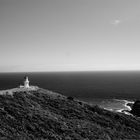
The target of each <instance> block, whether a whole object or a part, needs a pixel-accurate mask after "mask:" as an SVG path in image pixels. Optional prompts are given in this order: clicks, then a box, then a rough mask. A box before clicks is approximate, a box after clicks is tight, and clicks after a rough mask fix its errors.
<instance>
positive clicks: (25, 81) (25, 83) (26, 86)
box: [24, 76, 30, 88]
mask: <svg viewBox="0 0 140 140" xmlns="http://www.w3.org/2000/svg"><path fill="white" fill-rule="evenodd" d="M24 79H25V80H24V88H29V87H30V86H29V80H28V76H25V77H24Z"/></svg>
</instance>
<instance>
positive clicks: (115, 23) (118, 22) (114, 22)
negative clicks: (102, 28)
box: [111, 19, 121, 26]
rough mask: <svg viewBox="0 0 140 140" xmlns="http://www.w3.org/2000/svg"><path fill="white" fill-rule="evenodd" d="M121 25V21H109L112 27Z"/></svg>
mask: <svg viewBox="0 0 140 140" xmlns="http://www.w3.org/2000/svg"><path fill="white" fill-rule="evenodd" d="M120 23H121V20H118V19H115V20H113V21H111V24H112V25H114V26H117V25H119V24H120Z"/></svg>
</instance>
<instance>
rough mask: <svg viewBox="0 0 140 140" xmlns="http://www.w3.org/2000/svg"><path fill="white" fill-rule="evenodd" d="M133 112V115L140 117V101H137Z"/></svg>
mask: <svg viewBox="0 0 140 140" xmlns="http://www.w3.org/2000/svg"><path fill="white" fill-rule="evenodd" d="M131 108H132V110H131V111H130V112H131V113H132V114H133V115H135V116H138V117H140V101H139V100H137V101H136V102H135V103H134V104H133V105H132V107H131Z"/></svg>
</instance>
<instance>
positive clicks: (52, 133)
mask: <svg viewBox="0 0 140 140" xmlns="http://www.w3.org/2000/svg"><path fill="white" fill-rule="evenodd" d="M0 139H1V140H2V139H9V140H99V139H100V140H114V139H119V140H121V139H125V140H126V139H140V119H139V118H137V117H133V116H129V115H125V114H123V113H115V112H110V111H108V110H104V109H101V108H99V107H98V106H91V105H89V104H87V103H84V102H81V101H78V100H75V99H73V98H72V97H65V96H63V95H61V94H57V93H54V92H51V91H48V90H44V89H38V90H36V91H20V92H19V91H17V92H14V93H13V95H12V94H10V95H0Z"/></svg>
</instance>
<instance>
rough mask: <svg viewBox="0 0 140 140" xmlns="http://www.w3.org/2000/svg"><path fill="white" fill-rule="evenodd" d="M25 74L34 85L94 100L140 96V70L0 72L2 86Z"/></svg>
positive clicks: (19, 80) (105, 101)
mask: <svg viewBox="0 0 140 140" xmlns="http://www.w3.org/2000/svg"><path fill="white" fill-rule="evenodd" d="M25 75H28V77H29V80H30V84H31V85H37V86H39V87H41V88H45V89H49V90H52V91H55V92H59V93H61V94H64V95H67V96H73V97H75V98H78V99H82V100H84V101H88V102H93V103H94V104H99V103H102V104H104V105H106V106H108V104H109V105H110V104H111V102H112V103H115V102H117V101H118V100H114V99H119V101H123V100H124V99H125V100H130V101H133V100H136V99H140V71H131V72H130V71H129V72H128V71H123V72H121V71H119V72H36V73H0V90H3V89H10V88H14V87H17V86H18V85H20V84H22V83H23V78H24V76H25ZM123 103H124V101H123ZM117 104H120V103H118V102H117ZM117 104H116V106H117ZM121 105H122V104H121Z"/></svg>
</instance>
